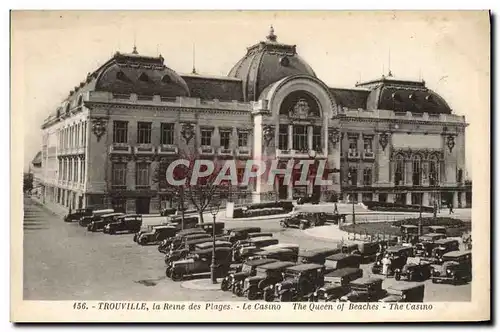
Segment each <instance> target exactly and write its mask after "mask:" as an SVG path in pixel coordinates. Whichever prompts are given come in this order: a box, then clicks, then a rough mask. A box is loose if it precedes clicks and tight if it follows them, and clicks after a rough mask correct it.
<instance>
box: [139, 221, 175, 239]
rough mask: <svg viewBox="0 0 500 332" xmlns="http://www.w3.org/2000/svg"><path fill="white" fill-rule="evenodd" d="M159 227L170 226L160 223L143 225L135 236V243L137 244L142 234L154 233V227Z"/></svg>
mask: <svg viewBox="0 0 500 332" xmlns="http://www.w3.org/2000/svg"><path fill="white" fill-rule="evenodd" d="M159 226H168V225H167V224H165V223H159V224H154V225H142V226H141V229H140V230H139V231H138V232H137V233H135V234H134V242H137V241H138V239H139V237H141V235H142V234H144V233H149V232H152V231H153V228H154V227H159Z"/></svg>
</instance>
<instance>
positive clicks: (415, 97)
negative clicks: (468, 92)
mask: <svg viewBox="0 0 500 332" xmlns="http://www.w3.org/2000/svg"><path fill="white" fill-rule="evenodd" d="M356 86H358V87H363V88H367V89H369V90H371V92H370V93H369V95H368V100H367V107H366V108H367V109H368V110H373V109H384V110H391V111H395V112H412V113H424V112H427V113H430V114H439V113H443V114H451V113H452V110H451V108H450V106H449V105H448V103H447V102H446V101H445V100H444V98H443V97H441V96H440V95H439V94H437V93H436V92H434V91H432V90H430V89H428V88H427V87H426V86H425V82H424V81H413V80H403V79H397V78H394V77H393V76H392V74H391V73H389V75H388V76H383V77H382V78H381V79H377V80H373V81H369V82H364V83H358V84H356Z"/></svg>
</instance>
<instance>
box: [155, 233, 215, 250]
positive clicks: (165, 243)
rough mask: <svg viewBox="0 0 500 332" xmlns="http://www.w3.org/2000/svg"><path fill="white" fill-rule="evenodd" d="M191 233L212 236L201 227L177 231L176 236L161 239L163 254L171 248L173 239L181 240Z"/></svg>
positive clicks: (160, 248)
mask: <svg viewBox="0 0 500 332" xmlns="http://www.w3.org/2000/svg"><path fill="white" fill-rule="evenodd" d="M190 234H204V235H205V234H206V237H210V235H209V234H207V233H205V231H204V230H202V229H199V228H189V229H183V230H180V231H178V232H177V234H175V236H173V237H169V238H166V239H165V240H163V241H161V243H160V244H159V245H158V251H159V252H161V253H162V254H166V253H167V252H169V251H170V250H171V248H170V245H171V244H172V242H173V241H175V240H178V241H180V240H181V239H182V237H184V236H186V235H190Z"/></svg>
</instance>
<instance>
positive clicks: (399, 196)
mask: <svg viewBox="0 0 500 332" xmlns="http://www.w3.org/2000/svg"><path fill="white" fill-rule="evenodd" d="M394 203H398V204H406V194H396V197H395V198H394Z"/></svg>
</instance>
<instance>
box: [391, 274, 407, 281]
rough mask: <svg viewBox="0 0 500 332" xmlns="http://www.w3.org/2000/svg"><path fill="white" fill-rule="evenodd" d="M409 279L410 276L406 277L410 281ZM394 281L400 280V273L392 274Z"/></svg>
mask: <svg viewBox="0 0 500 332" xmlns="http://www.w3.org/2000/svg"><path fill="white" fill-rule="evenodd" d="M410 277H411V274H410V275H409V276H408V280H411V279H410ZM394 279H396V280H398V281H399V280H401V273H399V272H396V273H395V274H394Z"/></svg>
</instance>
